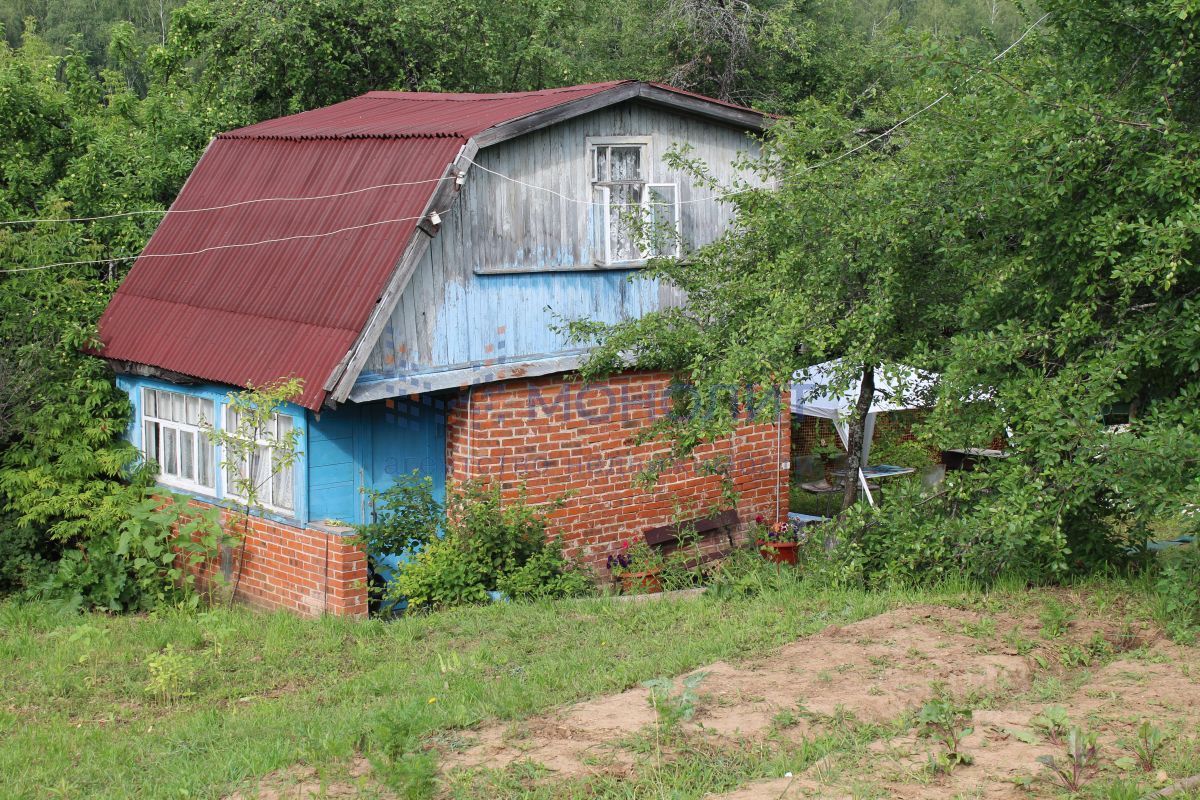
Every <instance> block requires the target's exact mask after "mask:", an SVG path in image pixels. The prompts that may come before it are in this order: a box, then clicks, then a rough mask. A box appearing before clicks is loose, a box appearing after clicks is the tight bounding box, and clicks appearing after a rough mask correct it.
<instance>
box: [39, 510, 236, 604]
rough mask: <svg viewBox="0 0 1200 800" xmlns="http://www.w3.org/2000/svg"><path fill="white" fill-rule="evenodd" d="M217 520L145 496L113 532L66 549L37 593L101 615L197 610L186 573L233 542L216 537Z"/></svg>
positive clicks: (208, 513)
mask: <svg viewBox="0 0 1200 800" xmlns="http://www.w3.org/2000/svg"><path fill="white" fill-rule="evenodd" d="M217 513H218V512H217V510H216V509H207V510H206V511H203V512H199V511H197V510H196V509H194V508H190V507H189V506H188V501H187V498H186V497H184V496H182V495H172V496H171V497H170V498H169V499H168V500H165V501H164V500H163V498H162V497H160V496H158V495H156V494H155V493H153V492H150V491H146V492H145V493H144V494H142V496H141V498H140V499H139V500H138V501H137V502H135V503H134V504H133V505H132V506H131V507H129V508H128V509H127V516H126V518H125V519H124V521H122V522H121V523H120V525H119V526H118V527H116V528H115V529H113V530H111V531H106V532H101V533H96V534H92V535H91V536H89V537H88V538H87V539H85V540H83V541H82V542H80V543H79V544H78V546H76V547H73V548H69V549H67V550H66V551H65V552H64V553H63V555H62V558H61V559H60V560H59V561H58V564H57V566H56V568H55V569H54V571H53V573H52V574H51V575H50V577H49V578H48V579H47V581H46V582H45V583H44V584H43V585H42V586H41V592H42V593H43V594H44V595H46V596H47V597H52V598H58V599H63V600H66V601H68V602H70V603H72V604H74V605H79V606H83V607H88V608H102V609H105V610H108V611H143V610H148V609H152V608H155V607H158V606H162V605H178V604H187V605H192V606H194V605H197V604H198V602H199V599H200V598H199V595H197V594H196V592H195V575H193V574H192V572H191V569H190V568H191V567H194V566H195V565H197V564H199V563H201V562H204V561H207V560H209V559H211V558H213V557H215V556H216V555H217V553H218V552H219V551H220V548H221V546H222V545H228V544H230V543H231V542H232V541H234V540H232V539H231V538H230V537H227V536H226V535H225V533H224V532H223V531H222V529H221V526H220V523H219V522H218V519H217ZM176 532H178V535H176Z"/></svg>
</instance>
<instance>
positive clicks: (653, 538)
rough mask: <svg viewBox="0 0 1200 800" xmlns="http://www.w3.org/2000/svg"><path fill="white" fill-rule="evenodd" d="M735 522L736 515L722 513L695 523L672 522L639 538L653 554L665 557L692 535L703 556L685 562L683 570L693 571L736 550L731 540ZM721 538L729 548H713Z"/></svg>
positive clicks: (736, 522) (649, 529)
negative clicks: (660, 553) (654, 551)
mask: <svg viewBox="0 0 1200 800" xmlns="http://www.w3.org/2000/svg"><path fill="white" fill-rule="evenodd" d="M738 522H740V519H739V517H738V513H737V511H735V510H730V511H722V512H720V513H718V514H713V515H712V516H709V517H700V518H698V519H689V520H684V521H682V522H675V523H672V524H670V525H659V526H658V527H655V528H647V529H646V530H645V531H644V532H643V533H642V536H643V537H644V538H645V540H646V544H648V545H650V547H653V548H655V549H656V550H661V551H662V552H663V554H664V555H666V554H668V553H670V552H672V551H673V550H676V549H677V548H678V547H679V545H680V542H681V541H682V540H684V539H690V538H691V537H692V536H693V535H694V536H695V537H696V541H697V543H698V544H699V545H700V547H701V550H702V553H701V554H700V556H699V557H698V558H693V559H691V560H690V561H688V562H687V563H686V564H685V566H686V567H687V568H688V569H695V568H696V567H702V566H704V565H706V564H709V563H711V562H713V561H718V560H720V559H722V558H724V557H725V556H727V555H729V552H730V551H731V550H733V549H734V548H735V547H736V546H737V543H736V542H735V541H734V539H733V533H734V530H735V528H736V526H737V524H738ZM722 535H723V536H724V538H725V541H726V542H728V547H725V546H724V545H723V544H717V545H716V546H714V543H715V542H717V541H718V540H719V539H720V538H721V537H722Z"/></svg>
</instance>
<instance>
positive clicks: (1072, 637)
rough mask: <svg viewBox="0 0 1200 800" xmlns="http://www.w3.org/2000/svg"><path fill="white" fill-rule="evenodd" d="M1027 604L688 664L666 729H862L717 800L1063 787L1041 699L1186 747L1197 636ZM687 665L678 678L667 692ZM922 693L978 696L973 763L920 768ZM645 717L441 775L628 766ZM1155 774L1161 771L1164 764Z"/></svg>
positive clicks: (477, 750)
mask: <svg viewBox="0 0 1200 800" xmlns="http://www.w3.org/2000/svg"><path fill="white" fill-rule="evenodd" d="M1032 616H1033V615H1032V614H1029V615H1026V616H1020V615H1017V614H1004V613H997V614H991V615H983V614H980V613H978V612H974V611H968V610H961V609H952V608H942V607H913V608H906V609H902V610H897V611H892V612H889V613H886V614H882V615H880V616H877V617H873V618H870V619H866V620H863V621H861V622H858V623H855V624H851V625H846V626H844V627H833V628H828V629H826V630H824V631H822V632H820V633H818V634H816V635H814V636H810V637H807V638H805V639H801V640H798V641H796V642H794V643H792V644H790V645H787V646H785V647H783V648H780V649H779V650H776V651H774V652H772V653H770V654H769V655H767V656H764V657H762V658H758V659H755V660H752V661H748V662H745V663H739V664H732V663H727V662H724V661H719V662H716V663H713V664H710V665H708V666H706V667H703V668H701V669H700V670H697V671H696V672H697V673H703V674H704V677H703V679H702V681H701V682H700V684H699V687H698V689H697V691H698V694H699V698H698V700H697V701H696V702H695V704H694V706H693V708H694V715H693V716H692V717H691V718H690V719H689V720H686V721H684V722H681V723H680V724H679V727H678V728H677V729H676V730H675V735H678V736H683V737H684V738H686V739H689V740H691V741H704V742H706V743H707V745H708V746H712V747H743V748H744V747H747V746H750V745H751V744H752V743H755V742H760V743H761V742H768V741H769V742H771V743H774V744H776V745H778V744H779V743H784V744H786V743H789V742H790V743H799V742H803V741H805V740H809V739H812V738H813V737H817V736H821V735H823V734H827V733H829V732H830V731H836V730H843V729H858V730H860V731H868V732H869V733H868V735H867V736H866V737H865V740H866V741H867V742H868V743H867V744H866V745H865V746H863V747H856V748H849V749H845V750H838V751H835V752H832V753H830V754H829V755H828V756H826V757H824V758H822V759H820V760H818V761H816V762H815V763H812V764H811V765H809V766H808V768H807V769H805V770H804V771H802V772H798V773H797V774H795V775H787V776H780V777H778V778H774V779H764V780H758V781H751V782H748V783H746V784H744V785H742V786H740V787H739V788H737V789H736V790H734V791H731V792H728V793H726V794H723V795H712V797H719V798H720V800H785V799H790V800H795V799H796V798H808V797H820V798H843V797H844V798H851V797H861V796H863V794H864V786H867V787H870V790H869V792H867V793H868V794H870V795H873V796H880V797H896V798H910V799H912V800H916V799H917V798H942V797H956V796H963V797H977V798H996V799H1000V798H1028V797H1031V796H1033V797H1039V796H1044V797H1050V796H1055V795H1056V794H1057V793H1059V792H1060V791H1061V789H1060V788H1059V787H1056V786H1055V785H1054V784H1053V783H1052V782H1051V780H1050V779H1049V778H1048V777H1047V776H1046V774H1045V769H1044V768H1043V767H1041V766H1040V765H1039V764H1038V762H1037V759H1038V757H1039V756H1046V755H1058V756H1060V757H1061V756H1062V753H1063V748H1062V747H1061V745H1057V744H1053V743H1051V742H1050V741H1049V740H1048V739H1047V738H1046V736H1045V735H1044V733H1043V732H1042V731H1040V730H1038V729H1037V728H1036V727H1035V726H1034V725H1033V724H1032V723H1031V719H1032V718H1033V717H1035V716H1036V715H1038V714H1039V713H1040V712H1041V711H1043V710H1044V709H1045V708H1046V707H1048V706H1062V707H1064V708H1066V709H1067V710H1068V712H1069V714H1070V718H1071V721H1072V723H1074V724H1079V725H1082V726H1085V727H1086V728H1087V729H1088V730H1089V731H1094V732H1096V733H1097V734H1098V736H1099V740H1100V746H1101V750H1102V752H1103V753H1105V754H1106V755H1107V756H1108V763H1111V762H1112V761H1113V760H1114V759H1115V758H1116V757H1117V756H1120V755H1122V754H1127V750H1126V747H1127V745H1128V743H1129V742H1130V741H1131V740H1132V739H1133V738H1134V736H1135V732H1136V729H1137V727H1138V725H1139V724H1140V723H1141V721H1142V720H1147V719H1148V720H1151V721H1152V722H1153V723H1154V724H1156V725H1157V726H1159V727H1160V728H1162V729H1163V730H1164V731H1166V732H1168V733H1169V734H1170V735H1171V736H1172V737H1173V740H1174V741H1176V742H1182V743H1184V744H1183V745H1182V746H1185V747H1186V746H1192V747H1194V746H1196V743H1197V742H1200V655H1198V651H1197V649H1195V648H1184V647H1179V646H1176V645H1174V644H1171V643H1170V642H1169V641H1167V640H1165V639H1162V638H1161V637H1160V636H1159V635H1158V634H1157V632H1155V631H1152V630H1150V629H1148V628H1140V629H1139V628H1131V627H1129V626H1128V625H1122V624H1120V623H1115V622H1112V621H1106V620H1105V619H1104V618H1103V617H1102V616H1101V615H1097V617H1096V618H1091V619H1086V618H1079V619H1075V620H1073V621H1072V622H1070V624H1069V626H1067V627H1066V629H1065V631H1063V632H1062V633H1061V634H1060V635H1057V636H1052V637H1048V636H1047V635H1045V633H1044V631H1042V630H1041V626H1040V625H1039V623H1038V621H1037V620H1036V618H1031V617H1032ZM1111 616H1112V618H1114V619H1115V618H1116V616H1117V615H1115V614H1113V615H1111ZM691 674H695V673H691ZM685 677H687V676H678V678H677V679H676V687H677V691H681V687H682V685H683V684H682V681H683V679H684V678H685ZM934 696H946V697H952V698H955V700H956V701H958V702H959V703H960V704H962V705H965V706H967V707H969V708H971V709H972V710H973V720H972V723H971V725H972V727H973V732H972V733H971V734H970V735H969V736H968V737H967V738H966V739H965V741H964V743H963V749H964V750H965V751H966V752H967V753H969V754H970V755H971V756H972V757H973V763H972V764H970V765H963V766H959V767H957V768H956V769H954V770H953V771H952V772H950V773H949V774H945V773H942V772H937V771H933V770H931V769H930V768H929V756H930V754H931V753H932V752H934V751H936V750H938V748H939V745H937V744H936V743H935V742H933V741H931V740H929V739H926V738H920V737H918V736H917V734H916V730H915V728H913V727H912V724H913V722H912V716H911V714H912V712H913V711H914V709H916V708H919V707H920V706H921V704H922V703H924V702H925V701H927V700H928V699H930V698H932V697H934ZM657 721H658V714H657V712H656V709H655V708H654V706H653V704H652V702H651V692H650V690H649V689H646V688H643V687H638V688H635V689H630V690H628V691H625V692H622V693H620V694H616V695H612V696H608V697H601V698H598V699H594V700H589V701H586V702H582V703H579V704H576V705H573V706H570V707H566V708H563V709H560V710H556V711H553V712H551V713H548V714H545V715H542V716H539V717H535V718H532V719H528V720H524V721H521V722H517V723H509V724H494V725H489V726H485V727H482V728H479V729H477V730H474V731H469V732H465V735H464V736H463V737H460V740H461V743H460V746H458V747H456V748H454V749H445V748H444V750H445V751H444V752H442V753H441V754H440V755H441V762H440V763H441V769H442V774H443V776H444V777H445V778H446V779H447V780H448V781H453V780H455V779H456V777H459V776H462V775H464V774H468V775H478V774H487V773H493V772H494V773H496V774H503V773H504V772H505V771H506V770H512V769H525V771H526V772H528V771H529V769H530V768H531V767H532V768H535V769H536V771H537V773H538V775H539V776H540V777H539V778H538V779H537V780H538V783H539V785H541V786H543V788H544V787H545V786H546V784H554V783H558V782H563V781H572V780H580V779H585V778H587V777H589V776H608V777H611V778H631V779H632V778H634V777H636V775H637V773H638V771H639V770H640V769H642V768H643V767H644V766H645V763H646V760H645V748H644V746H643V747H641V748H640V749H639V747H638V746H637V744H636V743H637V742H638V741H639V737H640V741H642V742H644V741H645V736H646V733H647V731H653V730H655V726H656V724H657ZM1189 743H1190V744H1189ZM660 755H661V754H660ZM354 769H355V770H356V772H355V773H354V775H353V777H355V778H361V777H363V776H364V775H365V771H364V770H365V765H362V764H358V765H357V766H355V768H354ZM1157 778H1158V782H1160V783H1162V782H1166V776H1165V774H1164V775H1160V776H1157ZM1151 780H1153V778H1152V779H1151ZM352 785H353V784H344V785H330V784H329V783H328V782H324V781H322V782H318V781H317V780H316V779H315V777H314V776H312V775H303V774H296V773H294V772H293V774H292V775H290V776H281V775H276V776H272V777H271V778H269V779H268V780H267V781H266V782H264V783H263V784H262V785H261V786H260V788H259V793H258V794H246V795H235V796H234V797H233V798H230V799H229V800H247V799H248V798H251V797H258V798H263V799H264V800H282V799H283V798H307V797H318V796H328V797H350V796H353V797H357V796H368V795H363V794H361V793H358V790H355V793H338V792H344V791H348V790H349V788H350V787H351V786H352ZM361 785H362V784H361V782H359V783H358V786H360V787H361ZM318 790H319V791H318ZM320 792H324V794H320Z"/></svg>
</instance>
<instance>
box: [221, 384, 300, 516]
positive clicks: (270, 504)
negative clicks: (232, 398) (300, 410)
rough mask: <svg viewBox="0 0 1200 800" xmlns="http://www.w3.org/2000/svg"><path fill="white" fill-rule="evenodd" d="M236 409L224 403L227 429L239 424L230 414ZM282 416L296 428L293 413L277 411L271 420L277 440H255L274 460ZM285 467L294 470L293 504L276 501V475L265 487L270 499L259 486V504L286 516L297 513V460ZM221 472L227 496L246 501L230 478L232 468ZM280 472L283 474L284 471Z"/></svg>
mask: <svg viewBox="0 0 1200 800" xmlns="http://www.w3.org/2000/svg"><path fill="white" fill-rule="evenodd" d="M236 411H237V409H236V408H234V407H233V406H232V405H229V404H228V403H227V404H225V405H224V407H223V412H222V422H223V423H224V424H225V430H227V431H230V432H232V431H234V430H236V428H237V426H236V425H235V424H234V421H233V420H232V419H231V417H230V415H231V414H233V413H234V412H236ZM280 417H287V418H288V419H289V420H290V421H291V426H292V427H291V430H293V431H295V430H296V418H295V417H294V416H292V415H291V414H285V413H282V412H279V411H276V412H275V413H274V414H272V415H271V421H272V422H273V423H274V424H275V435H276V437H277V438H276V440H271V439H256V440H255V442H254V443H255V444H256V445H259V446H262V447H265V448H266V449H267V458H269V459H272V460H274V458H275V445H276V444H277V443H278V436H279V419H280ZM244 466H245V468H246V469H249V465H248V464H246V465H244ZM285 469H288V470H291V472H292V496H291V497H290V498H288V500H289V502H290V503H291V505H290V506H282V505H279V504H278V503H276V502H274V501H275V499H276V498H275V496H274V482H275V480H274V477H273V478H272V479H271V480H268V481H267V485H266V487H265V488H266V490H267V494H269V495H270V497H269V499H264V497H263V494H264V493H263V489H262V487H260V488H259V498H258V504H259V505H260V506H262V507H263V508H265V509H266V510H268V511H273V512H275V513H276V514H282V515H285V516H289V517H294V516H295V515H296V494H297V492H296V489H297V487H296V462H294V461H293V462H292V463H291V464H289V465H288V466H287V467H285ZM221 472H222V478H223V479H224V482H225V496H226V497H228V498H230V499H233V500H238V501H240V502H242V503H244V502H246V498H245V497H243V496H241V495H239V494H238V493H237V490H236V489H235V488H234V485H233V481H232V480H230V478H231V474H230V473H231V471H230V469H229V468H228V467H225V468H224V469H222V470H221ZM280 474H282V472H281V473H280Z"/></svg>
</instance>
